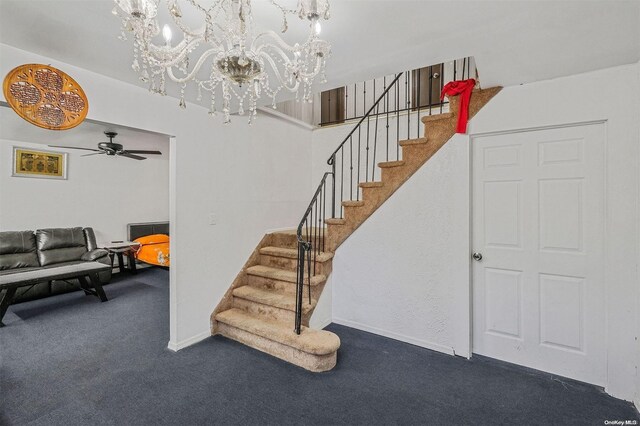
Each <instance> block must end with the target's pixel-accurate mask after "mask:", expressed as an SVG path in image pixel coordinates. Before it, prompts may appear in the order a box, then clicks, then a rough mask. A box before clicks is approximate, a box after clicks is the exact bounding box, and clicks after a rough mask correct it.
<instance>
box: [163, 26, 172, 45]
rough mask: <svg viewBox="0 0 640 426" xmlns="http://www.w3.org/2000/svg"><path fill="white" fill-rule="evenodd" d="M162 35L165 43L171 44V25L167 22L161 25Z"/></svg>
mask: <svg viewBox="0 0 640 426" xmlns="http://www.w3.org/2000/svg"><path fill="white" fill-rule="evenodd" d="M162 37H164V41H165V43H167V44H171V37H172V34H171V27H170V26H169V25H168V24H164V27H162Z"/></svg>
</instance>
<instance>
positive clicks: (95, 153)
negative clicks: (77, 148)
mask: <svg viewBox="0 0 640 426" xmlns="http://www.w3.org/2000/svg"><path fill="white" fill-rule="evenodd" d="M101 154H106V152H104V151H100V152H92V153H91V154H84V155H81V156H80V157H90V156H92V155H101Z"/></svg>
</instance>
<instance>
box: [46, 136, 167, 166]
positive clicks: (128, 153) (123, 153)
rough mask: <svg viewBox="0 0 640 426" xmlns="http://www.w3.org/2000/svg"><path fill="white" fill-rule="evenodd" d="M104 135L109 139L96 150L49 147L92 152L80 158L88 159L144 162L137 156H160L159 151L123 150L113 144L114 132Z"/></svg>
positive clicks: (118, 145) (121, 147)
mask: <svg viewBox="0 0 640 426" xmlns="http://www.w3.org/2000/svg"><path fill="white" fill-rule="evenodd" d="M104 134H105V135H107V137H108V138H109V142H99V143H98V149H94V148H80V147H76V146H60V145H49V146H50V147H52V148H67V149H81V150H83V151H93V152H92V153H91V154H84V155H82V157H88V156H91V155H105V154H106V155H109V156H119V157H126V158H131V159H134V160H146V159H147V157H142V156H140V155H137V154H145V155H162V152H160V151H149V150H141V149H124V147H123V146H122V145H121V144H119V143H115V142H114V141H113V139H114V138H115V137H116V136H117V135H118V134H117V133H116V132H104Z"/></svg>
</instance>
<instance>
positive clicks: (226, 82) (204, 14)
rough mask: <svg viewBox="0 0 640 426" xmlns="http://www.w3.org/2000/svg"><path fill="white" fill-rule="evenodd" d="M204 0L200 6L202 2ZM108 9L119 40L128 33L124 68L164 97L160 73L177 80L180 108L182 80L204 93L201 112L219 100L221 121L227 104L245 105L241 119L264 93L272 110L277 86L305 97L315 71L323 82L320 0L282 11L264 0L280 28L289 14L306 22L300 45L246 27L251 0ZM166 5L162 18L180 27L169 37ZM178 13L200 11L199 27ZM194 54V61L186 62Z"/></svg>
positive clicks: (324, 15) (151, 1)
mask: <svg viewBox="0 0 640 426" xmlns="http://www.w3.org/2000/svg"><path fill="white" fill-rule="evenodd" d="M205 1H206V3H207V5H206V6H205V5H203V4H202V3H204V2H205ZM115 3H116V6H115V7H114V9H113V13H114V15H116V16H118V17H120V18H121V19H122V30H121V34H120V38H121V39H122V40H126V39H127V33H131V34H133V53H134V59H133V63H132V68H133V69H134V71H136V72H138V73H139V75H140V80H142V81H143V82H148V83H149V90H150V91H151V92H154V93H159V94H162V95H165V94H166V92H165V86H166V83H167V79H168V80H170V81H173V82H174V83H177V84H178V85H179V86H180V93H181V97H180V104H179V105H180V107H182V108H186V102H185V100H184V91H185V88H186V85H187V83H193V84H195V85H196V86H197V91H198V100H201V99H202V95H203V92H209V93H210V96H211V109H210V111H209V114H211V115H215V114H216V94H217V95H218V96H219V97H221V98H222V101H221V104H222V113H223V114H224V122H225V123H229V122H230V115H231V108H232V102H233V106H234V107H236V106H237V112H238V114H240V115H243V114H244V113H245V110H248V111H249V123H251V120H252V119H253V118H254V117H255V115H256V114H257V112H256V109H257V101H258V99H260V97H261V94H262V93H263V92H264V94H266V96H268V97H270V98H271V102H272V105H273V107H274V108H275V103H276V96H277V95H278V93H279V92H280V91H282V90H287V91H290V92H293V93H296V98H297V99H299V97H298V92H299V91H300V89H302V101H304V102H311V101H312V91H311V86H312V84H313V82H314V80H315V78H316V77H317V76H318V75H321V78H322V82H324V81H325V77H324V70H325V62H326V59H327V57H328V56H329V54H330V53H331V46H330V45H329V43H327V42H326V41H324V40H322V39H320V38H319V37H318V35H319V34H320V30H321V24H320V21H321V20H327V19H329V1H328V0H299V1H298V3H297V8H296V9H288V8H286V7H284V6H283V5H282V4H280V3H279V2H278V1H276V0H268V3H270V4H271V5H272V6H273V7H274V10H275V11H276V12H277V13H278V14H279V15H280V16H281V19H282V28H281V32H282V33H285V32H286V31H287V30H288V28H289V21H288V18H289V17H291V16H295V17H296V18H297V19H300V20H301V21H303V22H305V21H306V22H307V24H308V26H309V33H308V36H307V37H306V39H305V40H304V41H302V42H301V43H295V44H293V45H290V44H288V43H286V42H285V41H284V40H283V39H282V38H281V37H280V36H279V35H278V34H277V33H276V32H275V31H271V30H267V31H263V32H260V33H257V34H255V33H254V24H253V15H252V11H251V6H252V2H251V0H115ZM162 3H165V4H166V7H167V11H168V16H169V17H170V18H169V23H170V24H171V25H172V26H173V27H177V29H178V30H179V31H180V32H181V33H182V39H181V40H180V41H179V42H177V43H175V44H172V43H171V41H172V39H175V37H174V36H173V32H172V30H171V26H169V24H165V25H164V26H163V27H162V29H161V27H160V23H159V22H158V12H159V8H160V6H161V4H162ZM183 11H184V12H187V11H188V12H189V13H190V14H191V15H190V17H191V18H193V17H194V16H197V17H200V18H201V19H202V24H201V27H200V28H198V29H192V28H191V27H190V26H189V25H188V24H187V20H186V18H185V16H183V15H184V14H183ZM158 41H159V42H158ZM194 59H195V60H194Z"/></svg>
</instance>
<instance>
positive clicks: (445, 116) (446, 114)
mask: <svg viewBox="0 0 640 426" xmlns="http://www.w3.org/2000/svg"><path fill="white" fill-rule="evenodd" d="M453 117H454V114H453V112H443V113H442V114H433V115H425V116H424V117H421V118H420V120H422V122H423V123H424V124H426V123H429V122H433V121H438V120H448V119H450V118H453Z"/></svg>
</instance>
